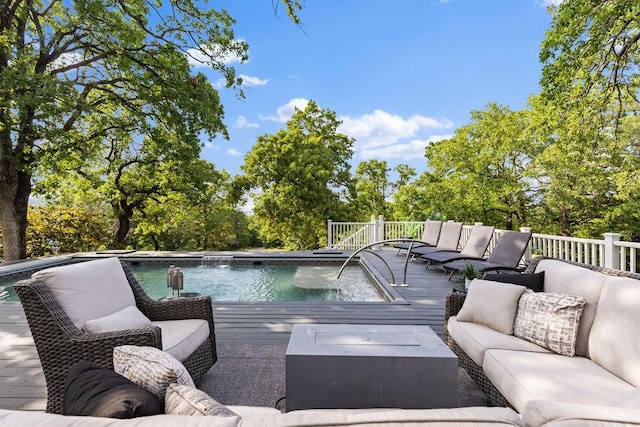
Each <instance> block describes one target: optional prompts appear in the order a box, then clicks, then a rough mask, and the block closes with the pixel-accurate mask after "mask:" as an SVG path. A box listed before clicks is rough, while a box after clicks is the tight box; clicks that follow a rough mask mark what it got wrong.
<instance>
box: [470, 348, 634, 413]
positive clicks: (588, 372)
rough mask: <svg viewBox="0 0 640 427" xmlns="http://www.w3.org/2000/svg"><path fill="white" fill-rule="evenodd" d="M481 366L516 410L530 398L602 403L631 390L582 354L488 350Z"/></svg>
mask: <svg viewBox="0 0 640 427" xmlns="http://www.w3.org/2000/svg"><path fill="white" fill-rule="evenodd" d="M482 369H483V370H484V372H485V374H486V375H487V377H488V378H489V379H490V380H491V382H492V383H493V384H494V385H495V386H496V388H497V389H498V390H499V391H500V393H501V394H502V395H503V396H509V402H510V403H511V404H512V405H513V407H514V408H515V409H516V411H518V412H520V413H521V412H522V411H523V410H524V407H525V405H526V404H527V402H528V401H530V400H532V399H545V400H555V401H563V402H574V403H584V404H588V405H606V404H607V403H608V402H610V401H611V399H612V398H614V397H618V396H623V395H625V394H627V393H629V392H630V391H632V390H633V389H634V387H633V385H631V384H629V383H627V382H626V381H624V380H622V379H620V378H618V377H617V376H615V375H614V374H612V373H611V372H608V371H607V370H605V369H603V368H602V367H600V366H599V365H598V364H597V363H595V362H593V361H592V360H590V359H587V358H586V357H566V356H561V355H559V354H555V353H535V352H529V351H512V350H498V349H490V350H487V351H486V353H485V355H484V362H483V364H482Z"/></svg>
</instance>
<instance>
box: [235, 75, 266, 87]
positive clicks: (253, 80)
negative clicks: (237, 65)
mask: <svg viewBox="0 0 640 427" xmlns="http://www.w3.org/2000/svg"><path fill="white" fill-rule="evenodd" d="M238 77H240V78H241V79H242V86H246V87H250V86H264V85H266V84H267V83H269V79H264V80H263V79H260V78H258V77H252V76H247V75H246V74H240V75H239V76H238Z"/></svg>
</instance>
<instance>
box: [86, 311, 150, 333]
mask: <svg viewBox="0 0 640 427" xmlns="http://www.w3.org/2000/svg"><path fill="white" fill-rule="evenodd" d="M149 325H151V320H149V318H148V317H147V316H145V315H144V314H142V312H141V311H140V310H138V307H136V306H135V305H131V306H129V307H125V308H123V309H122V310H119V311H116V312H115V313H111V314H108V315H106V316H103V317H100V318H98V319H90V320H87V321H86V322H85V324H84V326H83V327H82V329H83V330H84V331H86V332H92V333H95V332H110V331H122V330H125V329H136V328H144V327H145V326H149Z"/></svg>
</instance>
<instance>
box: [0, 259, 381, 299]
mask: <svg viewBox="0 0 640 427" xmlns="http://www.w3.org/2000/svg"><path fill="white" fill-rule="evenodd" d="M178 266H179V267H180V268H181V269H182V272H183V275H184V289H183V290H182V291H181V292H197V293H199V294H202V295H209V296H211V299H212V300H214V301H255V302H258V301H310V302H313V301H316V302H322V301H329V302H337V301H363V302H380V301H386V299H385V298H384V297H382V295H381V292H380V291H379V290H378V287H377V286H376V285H375V284H374V283H373V282H372V280H371V279H370V278H369V276H368V275H367V274H366V273H365V272H364V271H363V269H362V268H361V267H360V266H358V265H353V266H347V267H346V268H345V269H344V271H343V272H342V274H341V276H340V279H337V275H338V271H339V270H340V265H335V264H334V265H285V264H262V265H233V264H228V265H204V266H199V265H198V266H196V265H185V266H180V265H178ZM167 268H168V266H162V265H152V264H143V263H141V264H139V265H132V266H130V269H131V271H132V273H133V274H134V276H135V277H136V279H137V280H138V281H139V282H140V284H141V285H142V287H143V289H144V290H145V292H146V293H147V294H148V295H149V296H150V297H151V298H154V299H160V298H164V297H167V296H172V289H171V288H168V287H167ZM28 277H29V276H28V275H27V276H25V277H18V278H12V279H7V280H0V301H18V297H17V295H16V293H15V291H14V289H13V286H12V284H13V283H15V282H16V281H17V280H21V279H26V278H28Z"/></svg>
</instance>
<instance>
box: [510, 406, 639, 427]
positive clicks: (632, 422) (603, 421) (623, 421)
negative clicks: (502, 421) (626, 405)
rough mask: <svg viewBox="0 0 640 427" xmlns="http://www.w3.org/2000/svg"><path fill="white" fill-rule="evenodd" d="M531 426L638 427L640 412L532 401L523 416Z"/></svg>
mask: <svg viewBox="0 0 640 427" xmlns="http://www.w3.org/2000/svg"><path fill="white" fill-rule="evenodd" d="M522 421H523V422H524V425H526V426H529V427H542V426H545V427H554V426H555V427H590V426H593V427H596V426H598V427H604V426H612V427H613V426H619V427H622V426H638V425H640V411H638V410H636V409H621V408H615V407H612V406H601V405H581V404H578V403H565V402H551V401H548V400H532V401H531V402H529V403H527V406H526V407H525V410H524V412H523V413H522Z"/></svg>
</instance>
